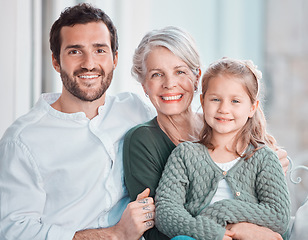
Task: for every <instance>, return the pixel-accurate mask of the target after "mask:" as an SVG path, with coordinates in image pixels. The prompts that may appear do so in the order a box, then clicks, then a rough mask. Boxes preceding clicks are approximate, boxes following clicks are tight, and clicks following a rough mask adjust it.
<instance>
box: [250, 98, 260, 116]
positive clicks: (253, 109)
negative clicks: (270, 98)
mask: <svg viewBox="0 0 308 240" xmlns="http://www.w3.org/2000/svg"><path fill="white" fill-rule="evenodd" d="M258 107H259V100H257V101H256V102H255V103H254V104H252V105H251V107H250V113H249V116H248V117H249V118H252V117H253V115H254V114H255V112H256V111H257V109H258Z"/></svg>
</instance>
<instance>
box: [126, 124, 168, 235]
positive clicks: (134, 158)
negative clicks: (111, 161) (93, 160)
mask: <svg viewBox="0 0 308 240" xmlns="http://www.w3.org/2000/svg"><path fill="white" fill-rule="evenodd" d="M150 134H151V133H150V132H149V131H147V129H146V128H138V129H137V131H135V130H132V131H130V132H128V134H126V136H125V139H124V149H123V161H124V176H125V185H126V187H127V189H128V193H129V195H130V198H131V200H133V201H134V200H135V199H136V198H137V195H138V194H139V193H141V192H143V191H144V190H145V189H146V188H150V197H153V198H154V196H155V192H156V188H157V185H158V182H159V179H160V176H161V173H162V170H163V169H162V166H161V164H160V163H159V161H158V156H157V152H155V141H154V138H152V137H151V136H150ZM144 237H145V239H147V240H148V239H151V240H154V239H157V240H159V239H161V240H164V239H169V238H168V237H167V236H165V235H164V234H162V233H161V232H159V231H158V230H157V228H156V227H154V228H152V229H150V230H148V231H146V232H145V233H144Z"/></svg>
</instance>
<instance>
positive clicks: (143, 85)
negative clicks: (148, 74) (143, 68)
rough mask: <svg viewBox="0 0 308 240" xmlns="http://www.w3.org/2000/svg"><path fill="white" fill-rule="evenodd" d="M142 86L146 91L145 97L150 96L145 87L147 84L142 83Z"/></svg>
mask: <svg viewBox="0 0 308 240" xmlns="http://www.w3.org/2000/svg"><path fill="white" fill-rule="evenodd" d="M141 86H142V88H143V91H144V94H145V96H148V91H147V89H146V87H145V84H144V83H142V84H141Z"/></svg>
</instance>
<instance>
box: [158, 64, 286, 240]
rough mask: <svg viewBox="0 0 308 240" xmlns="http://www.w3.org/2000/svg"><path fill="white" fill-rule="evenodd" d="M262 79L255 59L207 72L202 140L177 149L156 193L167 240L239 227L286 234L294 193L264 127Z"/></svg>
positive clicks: (218, 235)
mask: <svg viewBox="0 0 308 240" xmlns="http://www.w3.org/2000/svg"><path fill="white" fill-rule="evenodd" d="M260 79H261V72H260V71H258V70H257V69H256V67H255V66H254V65H253V63H252V62H251V61H239V60H234V59H228V58H223V59H221V60H219V61H217V62H214V63H213V64H211V65H210V66H209V68H208V69H207V71H206V72H205V74H204V76H203V78H202V94H201V96H200V99H201V104H202V108H203V112H204V120H205V126H204V128H203V131H202V133H201V140H200V141H199V142H198V143H192V142H184V143H181V144H179V145H178V146H177V147H176V148H175V149H174V150H173V152H172V154H171V155H170V157H169V159H168V162H167V164H166V167H165V170H164V172H163V175H162V178H161V180H160V183H159V186H158V188H157V192H156V226H157V228H158V229H159V230H160V231H161V232H163V233H164V234H166V235H168V236H169V237H174V236H177V235H187V236H191V237H194V238H196V239H202V240H204V239H209V240H213V239H219V240H220V239H224V240H227V239H232V237H233V238H237V236H236V232H231V231H228V230H226V228H228V224H232V223H238V222H250V223H253V224H257V225H260V226H264V227H267V228H270V229H271V230H273V231H275V232H277V233H279V234H281V235H283V234H284V233H285V232H286V230H287V226H288V222H289V218H290V208H289V206H290V200H289V192H288V189H287V185H286V182H285V177H284V173H283V170H282V167H281V165H280V163H279V160H278V158H277V155H276V154H275V153H274V151H273V150H272V149H275V148H276V143H275V139H274V138H273V137H271V136H270V135H269V134H267V132H266V129H265V118H264V115H263V112H262V110H261V107H260V103H259V88H260V86H259V80H260ZM265 142H270V143H271V148H272V149H270V148H269V147H267V146H266V145H265Z"/></svg>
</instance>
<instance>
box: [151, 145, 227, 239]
mask: <svg viewBox="0 0 308 240" xmlns="http://www.w3.org/2000/svg"><path fill="white" fill-rule="evenodd" d="M180 150H183V148H182V149H179V148H178V147H177V148H176V149H175V150H174V151H173V152H172V154H171V155H170V157H169V159H168V162H167V164H166V166H165V170H164V172H163V175H162V178H161V180H160V183H159V186H158V188H157V190H156V198H155V202H156V219H155V225H156V227H157V228H158V230H159V231H161V232H163V233H164V234H166V235H168V236H169V237H170V238H171V237H174V236H177V235H187V236H191V237H194V238H196V239H203V240H207V239H208V240H215V239H217V240H221V239H223V237H224V236H225V232H226V229H225V228H223V227H222V226H221V225H219V224H217V223H216V222H215V221H213V220H211V219H209V218H208V217H204V216H200V215H199V216H192V214H191V213H190V212H188V211H187V210H186V208H185V206H184V205H185V203H186V196H187V191H188V185H189V181H188V177H187V175H186V166H185V164H184V163H183V161H182V159H181V158H180V157H179V155H182V154H177V153H178V152H179V151H180ZM183 155H184V156H185V154H183Z"/></svg>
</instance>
